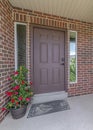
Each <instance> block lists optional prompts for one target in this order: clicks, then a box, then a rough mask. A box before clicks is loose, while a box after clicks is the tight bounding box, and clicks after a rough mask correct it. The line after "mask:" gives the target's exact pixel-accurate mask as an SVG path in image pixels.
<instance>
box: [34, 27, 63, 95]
mask: <svg viewBox="0 0 93 130" xmlns="http://www.w3.org/2000/svg"><path fill="white" fill-rule="evenodd" d="M63 62H64V32H61V31H54V30H48V29H40V28H35V29H34V88H35V93H48V92H57V91H62V90H64V64H62V63H63Z"/></svg>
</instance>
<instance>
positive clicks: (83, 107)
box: [0, 94, 93, 130]
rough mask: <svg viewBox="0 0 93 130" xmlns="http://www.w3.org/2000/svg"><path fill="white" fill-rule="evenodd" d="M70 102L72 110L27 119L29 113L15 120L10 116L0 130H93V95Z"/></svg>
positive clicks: (72, 99)
mask: <svg viewBox="0 0 93 130" xmlns="http://www.w3.org/2000/svg"><path fill="white" fill-rule="evenodd" d="M68 102H69V105H70V110H67V111H61V112H57V113H52V114H48V115H44V116H38V117H34V118H27V115H28V111H27V113H26V115H25V117H23V118H21V119H18V120H13V119H12V118H11V115H10V114H9V115H8V116H7V117H6V118H5V120H4V121H3V122H2V123H1V124H0V130H93V94H89V95H84V96H77V97H71V98H68ZM29 107H30V106H29ZM28 109H29V108H28Z"/></svg>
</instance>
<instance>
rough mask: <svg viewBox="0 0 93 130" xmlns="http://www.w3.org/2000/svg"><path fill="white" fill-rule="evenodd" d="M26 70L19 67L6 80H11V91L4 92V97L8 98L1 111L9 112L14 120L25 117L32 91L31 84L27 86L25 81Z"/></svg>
mask: <svg viewBox="0 0 93 130" xmlns="http://www.w3.org/2000/svg"><path fill="white" fill-rule="evenodd" d="M27 72H28V70H27V69H26V68H25V67H24V66H21V67H20V68H19V69H18V70H17V71H16V72H14V75H13V76H12V77H9V78H8V80H12V81H13V83H12V84H11V89H10V90H9V91H7V92H6V95H7V96H8V97H9V98H10V101H9V102H8V103H7V105H6V107H4V108H2V110H3V111H4V110H9V111H10V112H11V114H12V117H13V118H14V119H18V118H21V117H23V116H24V115H25V113H26V109H27V105H28V103H29V102H30V99H31V96H33V91H32V89H31V85H32V82H30V83H29V84H28V82H27V81H26V78H25V77H26V73H27Z"/></svg>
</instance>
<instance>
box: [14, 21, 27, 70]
mask: <svg viewBox="0 0 93 130" xmlns="http://www.w3.org/2000/svg"><path fill="white" fill-rule="evenodd" d="M17 25H27V24H26V23H20V22H15V23H14V44H15V46H14V47H15V49H14V50H15V71H16V70H17V69H18V50H17V48H18V43H17Z"/></svg>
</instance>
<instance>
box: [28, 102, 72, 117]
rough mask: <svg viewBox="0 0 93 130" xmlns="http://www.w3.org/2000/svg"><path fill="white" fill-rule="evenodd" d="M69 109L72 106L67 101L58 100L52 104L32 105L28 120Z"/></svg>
mask: <svg viewBox="0 0 93 130" xmlns="http://www.w3.org/2000/svg"><path fill="white" fill-rule="evenodd" d="M69 109H70V106H69V104H68V102H67V101H66V100H56V101H51V102H45V103H37V104H32V106H31V108H30V111H29V114H28V116H27V118H30V117H35V116H41V115H45V114H49V113H54V112H59V111H64V110H69Z"/></svg>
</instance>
